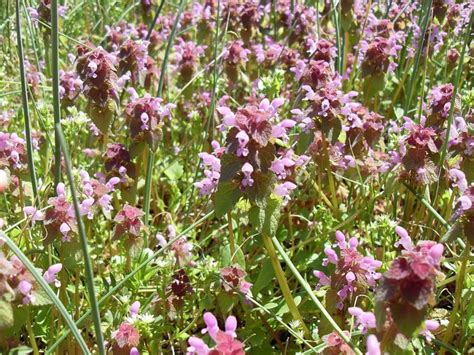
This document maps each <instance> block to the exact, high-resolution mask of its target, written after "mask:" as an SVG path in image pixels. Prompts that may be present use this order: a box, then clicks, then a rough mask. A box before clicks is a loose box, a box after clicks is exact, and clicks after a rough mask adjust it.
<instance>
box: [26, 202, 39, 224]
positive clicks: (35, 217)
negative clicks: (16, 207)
mask: <svg viewBox="0 0 474 355" xmlns="http://www.w3.org/2000/svg"><path fill="white" fill-rule="evenodd" d="M23 212H24V213H25V215H27V216H29V217H30V218H31V222H33V223H34V222H36V221H42V220H44V214H43V212H41V211H38V210H37V209H36V208H35V207H33V206H26V207H24V208H23Z"/></svg>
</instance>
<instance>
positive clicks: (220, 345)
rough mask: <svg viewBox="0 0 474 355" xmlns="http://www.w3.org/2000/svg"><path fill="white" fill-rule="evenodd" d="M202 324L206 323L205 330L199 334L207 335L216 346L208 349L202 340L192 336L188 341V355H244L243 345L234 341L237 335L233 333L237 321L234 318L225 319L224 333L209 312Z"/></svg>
mask: <svg viewBox="0 0 474 355" xmlns="http://www.w3.org/2000/svg"><path fill="white" fill-rule="evenodd" d="M204 322H205V323H206V328H204V329H203V330H202V331H201V333H202V334H205V333H208V334H209V336H210V337H211V339H212V340H213V341H214V342H215V343H216V345H215V347H214V348H212V349H210V348H209V347H208V346H207V345H206V343H204V341H203V340H201V339H199V338H197V337H194V336H192V337H190V338H189V339H188V344H189V347H188V355H193V354H197V355H207V354H214V353H215V354H233V355H243V354H244V350H243V344H242V343H241V342H240V341H238V340H237V339H235V338H236V337H237V334H236V333H235V330H236V329H237V319H236V318H235V317H234V316H229V317H227V319H226V321H225V330H224V331H222V330H220V329H219V325H218V324H217V319H216V317H215V316H214V315H213V314H212V313H210V312H206V313H205V314H204Z"/></svg>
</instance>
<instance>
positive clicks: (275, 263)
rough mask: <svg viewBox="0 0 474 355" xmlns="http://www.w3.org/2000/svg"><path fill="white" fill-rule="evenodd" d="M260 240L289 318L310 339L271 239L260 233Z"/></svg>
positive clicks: (309, 333)
mask: <svg viewBox="0 0 474 355" xmlns="http://www.w3.org/2000/svg"><path fill="white" fill-rule="evenodd" d="M262 239H263V243H264V245H265V249H266V251H267V253H268V256H269V258H270V261H271V263H272V267H273V271H274V272H275V276H276V278H277V280H278V284H279V285H280V290H281V292H282V293H283V298H284V299H285V302H286V305H287V306H288V309H289V311H290V313H291V316H292V317H293V319H294V320H295V321H298V322H299V325H300V326H301V328H302V329H303V332H304V334H305V336H306V337H308V338H309V337H311V332H310V331H309V329H308V327H307V326H306V324H305V323H304V320H303V317H302V316H301V314H300V311H299V310H298V306H297V305H296V302H295V300H294V298H293V296H292V294H291V290H290V287H289V286H288V281H287V280H286V276H285V272H284V271H283V269H282V267H281V264H280V260H278V256H277V254H276V251H275V248H274V246H273V244H272V238H271V237H270V236H269V235H267V234H266V233H262Z"/></svg>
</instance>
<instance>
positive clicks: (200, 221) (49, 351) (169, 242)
mask: <svg viewBox="0 0 474 355" xmlns="http://www.w3.org/2000/svg"><path fill="white" fill-rule="evenodd" d="M213 215H214V211H211V212H209V213H208V214H206V215H205V216H203V217H202V218H201V219H199V220H198V221H196V222H194V223H193V224H192V225H190V226H189V227H188V228H186V229H185V230H184V231H182V232H181V233H179V234H178V235H177V236H176V237H174V238H173V239H171V240H170V241H168V243H167V244H166V245H165V246H164V247H163V248H161V249H160V250H158V251H156V252H155V253H154V254H153V255H151V256H150V257H148V258H147V259H146V260H145V261H143V262H142V263H141V264H140V265H138V266H137V267H136V268H135V269H134V270H133V271H132V272H130V273H129V274H128V275H127V276H125V277H124V278H123V279H122V280H121V281H119V282H117V284H116V285H115V286H114V287H112V288H111V289H110V290H109V291H108V292H107V293H106V294H105V295H103V296H102V297H101V298H100V299H99V301H98V304H99V305H101V304H103V303H104V302H105V301H106V300H107V299H108V298H109V297H110V296H112V295H115V294H116V292H117V291H118V290H119V289H120V288H121V287H122V286H123V285H124V284H125V283H126V282H127V281H128V280H130V279H131V278H132V277H133V276H135V275H136V274H137V273H138V272H140V270H142V269H143V268H144V267H145V266H147V265H148V264H149V263H150V262H152V261H153V260H155V258H156V257H158V256H159V255H161V254H163V253H164V252H165V251H166V250H168V249H169V248H170V247H171V246H172V245H173V244H174V243H175V242H176V241H177V240H178V239H180V238H181V237H182V236H183V235H186V234H187V233H189V232H190V231H191V230H193V229H194V228H195V227H197V226H198V225H200V224H201V223H203V222H204V221H205V220H207V219H208V218H209V217H211V216H213ZM91 313H92V312H91V310H88V311H87V312H86V313H84V314H83V315H82V316H81V317H80V318H79V319H78V320H77V322H76V324H77V325H80V324H82V323H83V322H84V321H85V320H86V319H87V318H89V316H90V315H91ZM69 333H70V331H69V330H66V331H65V332H64V333H63V334H61V335H60V336H58V337H57V340H56V342H55V343H54V344H53V345H51V346H50V347H49V349H48V350H47V351H46V352H45V354H53V351H54V350H55V349H56V348H57V347H58V346H59V345H60V344H61V343H62V342H63V340H64V339H66V337H67V336H68V335H69Z"/></svg>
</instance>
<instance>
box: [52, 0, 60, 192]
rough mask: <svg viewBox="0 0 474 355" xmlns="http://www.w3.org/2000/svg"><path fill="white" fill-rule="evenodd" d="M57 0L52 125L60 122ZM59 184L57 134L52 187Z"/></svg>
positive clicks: (54, 5)
mask: <svg viewBox="0 0 474 355" xmlns="http://www.w3.org/2000/svg"><path fill="white" fill-rule="evenodd" d="M58 43H59V41H58V0H52V1H51V56H52V65H53V66H52V73H51V74H52V77H53V110H54V124H55V125H59V124H60V122H61V107H60V99H59V45H58ZM59 182H61V143H60V142H59V136H58V132H55V135H54V186H55V187H56V186H57V185H58V184H59Z"/></svg>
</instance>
